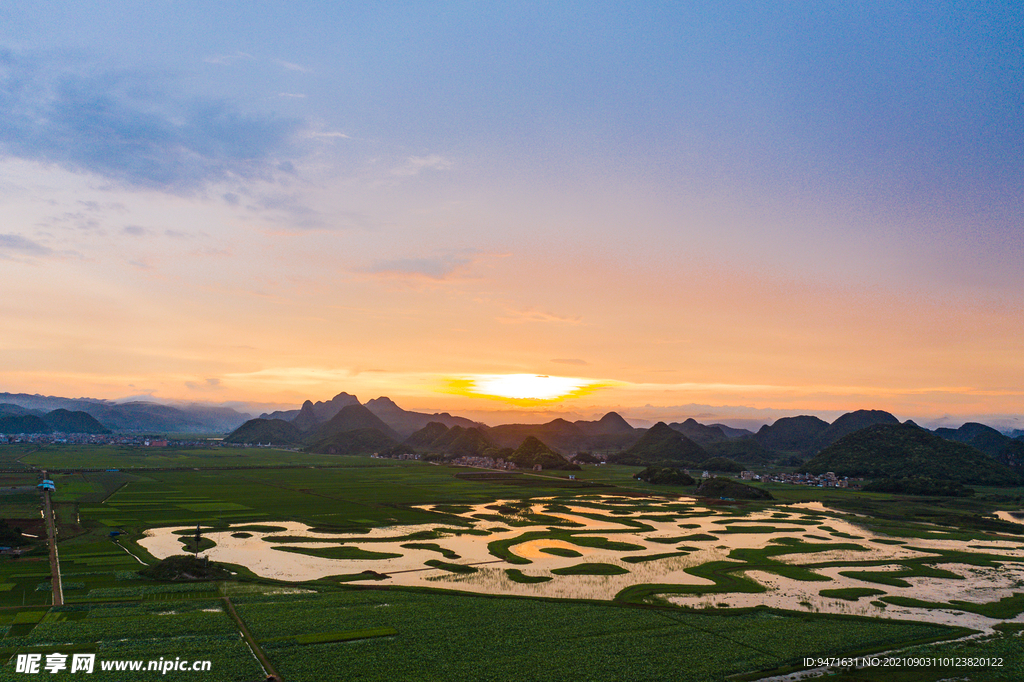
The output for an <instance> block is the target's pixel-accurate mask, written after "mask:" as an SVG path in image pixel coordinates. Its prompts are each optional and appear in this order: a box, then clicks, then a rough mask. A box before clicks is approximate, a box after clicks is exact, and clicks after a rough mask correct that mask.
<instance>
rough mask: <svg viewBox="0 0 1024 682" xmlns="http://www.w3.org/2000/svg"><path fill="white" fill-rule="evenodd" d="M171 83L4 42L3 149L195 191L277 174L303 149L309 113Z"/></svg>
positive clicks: (0, 71) (133, 182) (0, 59)
mask: <svg viewBox="0 0 1024 682" xmlns="http://www.w3.org/2000/svg"><path fill="white" fill-rule="evenodd" d="M245 57H248V55H243V54H239V55H235V56H234V57H231V58H229V57H217V58H209V59H208V61H209V60H210V59H217V60H221V61H223V60H228V59H241V58H245ZM216 63H220V62H219V61H218V62H216ZM172 85H173V81H172V79H171V78H170V77H167V76H163V77H160V76H156V75H154V74H143V73H131V72H112V71H101V70H90V69H89V68H88V67H87V66H80V65H71V64H68V63H65V62H62V61H57V60H48V59H46V58H42V57H38V56H25V55H22V54H15V53H14V52H11V51H0V156H11V157H16V158H21V159H26V160H31V161H38V162H43V163H53V164H56V165H58V166H61V167H62V168H65V169H67V170H71V171H75V172H88V173H95V174H97V175H100V176H102V177H105V178H107V179H110V180H114V181H116V182H121V183H124V184H127V185H130V186H141V187H149V188H156V189H161V190H164V191H170V192H175V193H189V192H192V191H195V190H197V189H199V188H201V187H203V186H205V185H206V184H208V183H211V182H218V181H223V180H228V179H232V178H236V179H246V180H248V179H270V178H272V177H274V176H276V175H277V174H278V173H279V172H280V162H281V159H282V158H283V157H287V156H288V155H290V154H292V153H294V151H293V149H292V147H291V140H292V137H293V135H294V134H295V133H296V132H297V131H298V130H299V129H300V128H301V126H300V122H298V121H295V120H289V119H283V118H276V117H259V116H250V115H246V114H243V113H241V112H239V111H237V110H236V109H234V108H233V107H232V106H231V105H229V104H228V103H227V102H225V101H219V100H216V99H210V98H207V99H194V100H191V101H187V102H184V103H183V102H182V100H181V98H178V97H174V96H171V95H169V94H167V93H166V92H163V91H162V88H170V87H171V86H172Z"/></svg>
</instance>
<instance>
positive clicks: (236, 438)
mask: <svg viewBox="0 0 1024 682" xmlns="http://www.w3.org/2000/svg"><path fill="white" fill-rule="evenodd" d="M301 440H302V434H301V433H300V432H299V429H298V428H296V426H295V425H294V424H292V423H291V422H286V421H285V420H283V419H250V420H249V421H247V422H245V423H244V424H242V425H241V426H239V427H238V428H237V429H235V430H234V431H232V432H231V433H230V434H229V435H228V436H226V437H225V438H224V442H225V443H270V444H274V445H292V444H295V443H298V442H300V441H301Z"/></svg>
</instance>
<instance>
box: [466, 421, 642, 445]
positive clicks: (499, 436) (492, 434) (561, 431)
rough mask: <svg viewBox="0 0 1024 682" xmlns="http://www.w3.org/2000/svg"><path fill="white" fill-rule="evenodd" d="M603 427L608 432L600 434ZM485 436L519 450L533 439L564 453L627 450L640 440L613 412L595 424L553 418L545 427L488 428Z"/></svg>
mask: <svg viewBox="0 0 1024 682" xmlns="http://www.w3.org/2000/svg"><path fill="white" fill-rule="evenodd" d="M623 424H625V427H626V428H623ZM601 428H607V429H609V431H608V432H606V433H599V432H598V429H601ZM485 434H486V435H487V437H488V438H489V439H490V440H491V442H493V443H494V444H495V445H497V446H498V447H511V448H514V447H518V444H520V443H522V441H523V439H525V438H528V437H530V436H533V437H534V438H537V439H539V440H541V441H543V442H544V443H547V444H548V446H549V447H550V448H551V449H552V450H555V451H557V452H563V453H570V452H576V451H577V450H607V449H612V448H623V447H628V446H629V445H631V444H632V443H634V442H636V440H637V438H638V437H639V433H638V432H637V430H636V429H634V428H633V427H631V426H629V424H626V422H625V420H624V419H622V417H620V416H619V415H617V414H615V413H614V412H612V413H609V414H608V415H605V416H604V417H602V418H601V419H600V420H599V421H596V422H587V421H579V422H569V421H566V420H565V419H554V420H552V421H549V422H548V423H546V424H502V425H501V426H494V427H491V428H489V429H487V430H486V431H485Z"/></svg>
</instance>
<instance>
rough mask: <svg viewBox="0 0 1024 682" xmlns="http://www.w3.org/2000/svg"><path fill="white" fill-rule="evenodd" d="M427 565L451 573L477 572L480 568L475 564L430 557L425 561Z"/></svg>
mask: <svg viewBox="0 0 1024 682" xmlns="http://www.w3.org/2000/svg"><path fill="white" fill-rule="evenodd" d="M423 563H424V564H425V565H427V566H432V567H433V568H440V569H441V570H443V571H448V572H449V573H476V572H477V571H478V570H480V569H478V568H477V567H475V566H467V565H466V564H450V563H448V562H447V561H441V560H440V559H430V560H428V561H424V562H423Z"/></svg>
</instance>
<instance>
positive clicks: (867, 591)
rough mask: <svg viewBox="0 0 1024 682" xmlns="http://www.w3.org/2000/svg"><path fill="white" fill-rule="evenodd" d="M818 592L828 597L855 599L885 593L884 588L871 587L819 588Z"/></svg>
mask: <svg viewBox="0 0 1024 682" xmlns="http://www.w3.org/2000/svg"><path fill="white" fill-rule="evenodd" d="M818 594H820V595H821V596H822V597H828V598H830V599H845V600H846V601H857V600H858V599H860V598H861V597H873V596H875V595H876V594H885V590H876V589H874V588H871V587H840V588H836V589H834V590H819V591H818Z"/></svg>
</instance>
